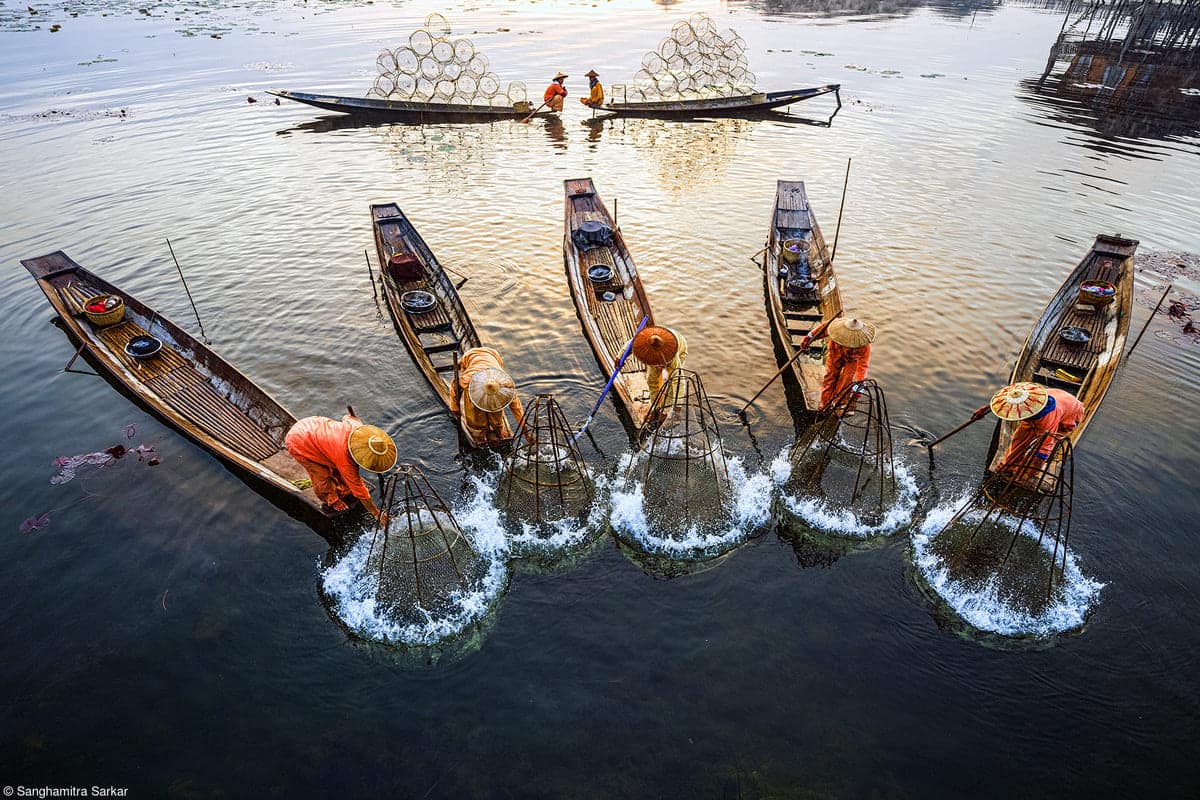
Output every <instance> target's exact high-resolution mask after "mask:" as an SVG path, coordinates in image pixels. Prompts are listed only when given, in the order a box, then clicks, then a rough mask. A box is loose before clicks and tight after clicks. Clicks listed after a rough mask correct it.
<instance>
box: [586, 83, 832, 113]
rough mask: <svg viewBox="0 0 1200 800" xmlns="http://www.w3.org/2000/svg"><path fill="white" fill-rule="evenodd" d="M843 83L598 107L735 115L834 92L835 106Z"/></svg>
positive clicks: (612, 101) (615, 110)
mask: <svg viewBox="0 0 1200 800" xmlns="http://www.w3.org/2000/svg"><path fill="white" fill-rule="evenodd" d="M841 88H842V85H841V84H840V83H831V84H828V85H826V86H816V87H813V88H811V89H792V90H790V91H786V92H760V93H756V94H747V95H739V96H737V97H709V98H701V99H697V100H634V101H632V102H630V101H629V100H627V99H626V98H627V95H626V97H623V98H622V100H621V102H617V101H616V99H615V98H610V99H609V102H607V103H605V104H604V105H603V106H601V108H602V109H603V110H604V111H608V112H610V113H612V114H617V115H620V116H627V117H629V116H637V117H737V116H744V115H753V114H756V113H760V112H764V111H770V110H771V109H773V108H782V107H783V106H788V105H791V104H792V103H800V102H802V101H804V100H811V99H812V98H814V97H820V96H821V95H823V94H829V93H831V92H832V93H833V94H834V95H835V96H836V97H837V101H838V108H841V107H842V94H841Z"/></svg>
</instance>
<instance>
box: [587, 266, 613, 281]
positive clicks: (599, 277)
mask: <svg viewBox="0 0 1200 800" xmlns="http://www.w3.org/2000/svg"><path fill="white" fill-rule="evenodd" d="M612 276H613V269H612V267H610V266H608V265H607V264H596V265H595V266H593V267H588V280H590V281H591V282H592V283H608V282H609V281H611V280H612Z"/></svg>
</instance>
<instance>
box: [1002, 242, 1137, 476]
mask: <svg viewBox="0 0 1200 800" xmlns="http://www.w3.org/2000/svg"><path fill="white" fill-rule="evenodd" d="M1137 246H1138V243H1137V242H1136V241H1134V240H1132V239H1122V238H1120V237H1118V236H1097V237H1096V241H1095V243H1094V244H1093V245H1092V249H1091V250H1089V251H1088V254H1087V255H1086V256H1084V257H1083V260H1082V261H1080V262H1079V266H1077V267H1075V269H1074V271H1072V272H1071V274H1070V275H1068V276H1067V279H1066V281H1064V282H1063V285H1062V286H1061V287H1060V288H1059V290H1058V292H1057V293H1055V295H1054V298H1053V299H1052V300H1051V301H1050V304H1049V305H1047V306H1046V309H1045V311H1043V312H1042V316H1041V318H1040V319H1039V320H1038V321H1037V324H1036V325H1034V326H1033V331H1032V332H1031V333H1030V334H1029V338H1028V339H1026V340H1025V346H1024V347H1022V348H1021V353H1020V355H1018V356H1017V363H1016V365H1015V366H1014V367H1013V371H1012V375H1011V376H1010V377H1009V383H1018V382H1023V381H1033V382H1035V383H1040V384H1042V385H1044V386H1051V387H1054V388H1056V389H1062V390H1064V391H1067V392H1070V393H1071V394H1073V395H1075V396H1076V397H1078V398H1079V400H1080V402H1082V403H1083V406H1084V416H1083V420H1082V421H1081V422H1080V423H1079V426H1078V427H1077V428H1075V429H1074V430H1073V431H1071V432H1070V433H1069V434H1067V438H1068V439H1070V440H1071V444H1072V445H1074V444H1076V443H1077V442H1078V441H1079V437H1080V436H1082V435H1083V430H1084V428H1086V427H1087V424H1088V422H1090V421H1091V419H1092V416H1093V415H1094V414H1095V413H1096V409H1097V408H1099V407H1100V401H1102V400H1103V399H1104V394H1105V392H1107V391H1108V386H1109V384H1110V383H1111V382H1112V379H1113V376H1114V374H1115V373H1116V371H1117V365H1118V364H1120V363H1121V351H1122V350H1123V349H1124V347H1125V335H1126V334H1127V333H1128V332H1129V318H1130V314H1131V313H1132V310H1133V255H1134V253H1135V252H1136V251H1137ZM1085 281H1105V282H1108V283H1111V284H1113V286H1115V287H1116V292H1115V295H1114V296H1113V298H1112V300H1111V302H1108V303H1107V304H1105V305H1095V304H1090V303H1081V302H1079V300H1080V293H1079V289H1080V285H1081V284H1083V283H1084V282H1085ZM1066 328H1082V329H1084V330H1086V331H1087V332H1088V333H1089V334H1090V338H1089V339H1088V340H1087V341H1076V342H1072V341H1068V340H1067V339H1066V338H1065V337H1063V336H1060V333H1061V332H1062V331H1063V330H1064V329H1066ZM1016 427H1017V423H1015V422H1005V421H1000V420H998V421H997V424H996V432H995V434H994V435H993V437H992V447H991V450H990V451H989V453H988V461H989V469H995V468H996V467H997V465H998V462H999V459H1001V458H1003V456H1004V452H1005V451H1006V450H1007V449H1008V445H1009V442H1010V441H1012V436H1013V432H1014V431H1015V430H1016Z"/></svg>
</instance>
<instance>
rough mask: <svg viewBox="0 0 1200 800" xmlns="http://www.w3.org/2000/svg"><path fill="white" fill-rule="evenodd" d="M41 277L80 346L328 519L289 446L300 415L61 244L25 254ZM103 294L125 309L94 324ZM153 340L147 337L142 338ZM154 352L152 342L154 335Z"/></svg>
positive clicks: (188, 429) (155, 406) (279, 490)
mask: <svg viewBox="0 0 1200 800" xmlns="http://www.w3.org/2000/svg"><path fill="white" fill-rule="evenodd" d="M21 264H22V265H24V267H25V268H26V269H27V270H29V273H30V274H31V275H33V277H34V279H35V280H37V283H38V286H39V287H40V288H41V290H42V291H43V292H44V293H45V295H46V298H47V299H48V300H49V301H50V305H51V306H53V307H54V310H55V311H56V312H57V313H58V316H59V317H60V318H61V320H62V324H63V325H64V326H65V328H66V330H67V332H68V333H69V334H70V336H71V338H72V339H74V340H75V341H76V342H77V343H78V345H79V352H80V353H82V354H86V355H87V356H89V357H90V358H89V361H90V363H92V364H94V365H95V366H96V367H98V368H99V369H100V370H101V371H102V372H103V375H104V377H106V378H108V379H109V380H110V381H113V382H115V383H116V385H117V386H118V388H121V389H124V390H125V391H126V392H127V393H129V394H131V395H132V396H133V397H134V398H135V400H137V401H139V402H140V403H141V404H142V405H144V406H146V407H147V408H148V409H149V410H150V411H151V412H153V413H154V414H155V415H156V416H157V417H159V418H160V419H162V420H163V421H164V422H166V423H167V424H169V425H171V426H173V427H174V428H175V429H176V430H178V431H179V432H180V433H182V434H183V435H184V436H186V437H188V438H189V439H191V440H192V441H193V442H195V443H196V444H198V445H199V446H200V447H203V448H204V449H205V450H207V451H209V452H210V453H212V454H213V455H215V456H216V457H217V458H219V459H221V460H222V461H224V462H225V463H226V464H228V465H230V466H231V467H232V468H234V470H235V471H236V472H237V473H238V474H239V475H243V476H245V477H248V478H252V479H254V480H255V481H257V482H258V483H259V484H260V485H261V484H265V485H266V486H267V487H269V488H270V489H272V490H275V491H274V494H275V495H276V496H278V497H282V498H284V499H285V500H286V501H287V502H288V503H289V507H290V508H289V510H290V509H291V508H298V509H299V510H300V511H301V512H302V513H306V515H308V516H311V514H307V512H315V514H317V515H320V516H321V517H331V516H336V515H335V514H333V513H327V512H325V511H323V510H322V504H321V501H320V500H319V499H318V498H317V496H316V495H315V494H314V493H313V491H312V489H311V488H305V489H301V488H299V487H298V486H297V483H299V482H307V479H308V475H307V473H306V472H305V471H304V468H303V467H302V466H300V464H299V463H297V462H296V460H295V459H293V458H292V457H291V455H290V454H289V453H288V452H287V450H286V449H285V448H284V446H283V440H284V437H285V436H287V433H288V431H289V430H290V429H291V427H292V425H293V424H294V423H295V422H296V418H295V417H293V416H292V415H291V413H289V412H288V410H287V409H285V408H284V407H283V406H281V405H280V404H279V403H278V402H277V401H276V400H275V398H273V397H271V395H269V394H267V393H266V392H265V391H263V390H262V389H260V388H259V387H258V386H257V385H255V383H254V382H253V381H251V380H250V379H249V378H247V377H246V376H245V375H243V374H242V373H241V372H239V371H238V370H237V369H236V368H234V366H233V365H232V364H230V363H229V362H227V361H225V360H224V359H223V358H221V357H220V356H219V355H217V354H216V353H215V352H213V351H212V350H211V349H209V348H208V347H207V346H206V345H204V344H203V343H201V342H200V341H198V340H197V339H195V338H193V337H192V335H191V334H189V333H188V332H187V331H185V330H183V329H182V328H180V327H178V326H177V325H175V324H174V323H172V322H171V321H170V320H168V319H166V318H164V317H163V316H162V315H161V314H159V313H158V312H157V311H155V310H154V309H152V308H150V307H149V306H147V305H145V304H144V303H142V302H140V301H139V300H138V299H137V298H135V297H133V296H132V295H130V294H129V293H127V292H123V291H121V290H120V289H118V288H117V287H116V286H113V285H112V284H111V283H109V282H108V281H106V280H104V279H103V278H100V277H99V276H97V275H94V274H93V273H91V272H89V271H88V270H86V269H84V268H83V267H81V266H79V265H78V264H76V263H75V262H74V261H72V260H71V259H70V257H68V256H67V254H66V253H63V252H62V251H61V250H60V251H58V252H54V253H51V254H49V255H45V256H41V257H39V258H30V259H25V260H23V261H22V262H21ZM98 295H111V296H115V297H119V298H120V299H121V300H122V301H123V302H124V315H123V316H122V317H121V318H120V319H117V320H115V321H107V320H106V321H105V322H107V323H108V324H104V322H102V323H100V324H98V323H96V322H93V321H92V319H91V318H89V317H88V315H87V314H86V313H85V310H84V305H85V303H86V302H87V301H88V300H89V299H91V298H95V297H96V296H98ZM145 336H149V337H154V338H155V339H158V340H159V341H160V342H161V348H160V349H158V350H157V351H156V352H153V354H151V355H143V356H141V357H139V356H136V355H133V354H132V353H134V352H138V347H137V344H138V342H136V341H134V342H133V343H131V341H132V340H135V337H145ZM141 341H148V340H141ZM147 349H148V350H153V349H154V345H153V342H148V345H147Z"/></svg>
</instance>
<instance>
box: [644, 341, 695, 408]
mask: <svg viewBox="0 0 1200 800" xmlns="http://www.w3.org/2000/svg"><path fill="white" fill-rule="evenodd" d="M633 354H634V355H635V356H637V359H638V360H639V361H641V362H642V363H643V364H645V365H646V387H647V388H648V389H649V390H650V402H651V403H653V402H654V400H655V398H656V397H658V392H659V390H660V389H661V388H662V385H663V382H664V381H668V380H670V379H671V373H672V372H674V371H675V370H677V369H679V368H680V367H682V366H683V362H684V361H686V360H687V341H686V340H685V339H684V338H683V336H682V335H681V334H679V333H677V332H675V331H673V330H671V329H670V328H660V327H657V326H654V325H651V326H648V327H646V328H642V330H641V332H640V333H639V334H638V335H637V336H635V337H633ZM664 405H665V403H664Z"/></svg>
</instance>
